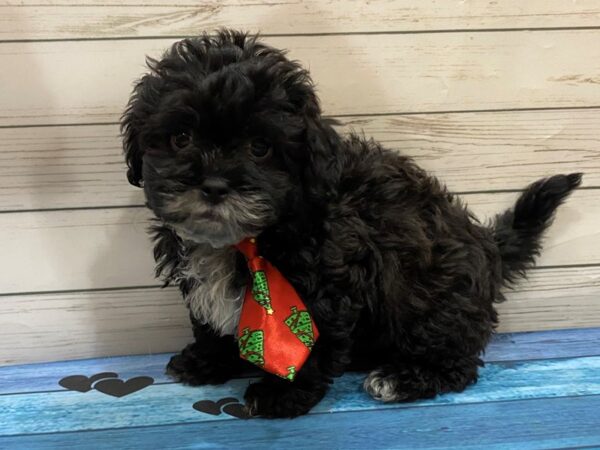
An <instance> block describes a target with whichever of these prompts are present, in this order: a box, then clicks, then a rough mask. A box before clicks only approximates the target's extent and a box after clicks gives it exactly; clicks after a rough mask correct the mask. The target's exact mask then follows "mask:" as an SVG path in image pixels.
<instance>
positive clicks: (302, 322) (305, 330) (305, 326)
mask: <svg viewBox="0 0 600 450" xmlns="http://www.w3.org/2000/svg"><path fill="white" fill-rule="evenodd" d="M291 311H292V314H291V315H290V316H289V317H288V318H287V319H285V324H286V325H287V326H288V328H289V329H290V330H291V332H292V333H294V334H295V335H296V337H297V338H298V339H300V342H302V343H303V344H304V345H306V346H307V347H308V348H309V349H312V346H313V344H314V343H315V335H314V332H313V327H312V320H311V318H310V314H309V313H308V311H298V309H297V308H296V307H295V306H292V308H291Z"/></svg>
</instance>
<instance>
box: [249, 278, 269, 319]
mask: <svg viewBox="0 0 600 450" xmlns="http://www.w3.org/2000/svg"><path fill="white" fill-rule="evenodd" d="M252 296H253V297H254V300H256V302H257V303H258V304H259V305H260V306H262V307H263V308H265V309H266V310H267V314H269V315H270V314H273V307H272V306H271V294H270V292H269V283H268V282H267V275H266V274H265V272H264V271H263V270H258V271H256V272H254V280H253V283H252Z"/></svg>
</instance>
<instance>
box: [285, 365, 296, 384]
mask: <svg viewBox="0 0 600 450" xmlns="http://www.w3.org/2000/svg"><path fill="white" fill-rule="evenodd" d="M287 370H288V373H287V375H284V376H283V378H287V379H288V380H290V381H294V378H296V366H290V367H288V368H287Z"/></svg>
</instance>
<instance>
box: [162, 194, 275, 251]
mask: <svg viewBox="0 0 600 450" xmlns="http://www.w3.org/2000/svg"><path fill="white" fill-rule="evenodd" d="M154 198H155V199H157V200H158V201H157V202H155V203H154V204H153V206H154V207H153V208H152V209H153V210H154V213H155V214H156V215H157V216H158V217H159V218H160V219H161V220H162V221H163V222H165V224H167V225H168V226H169V227H170V228H172V229H173V230H174V231H175V232H176V233H177V234H178V235H179V236H180V237H181V238H182V239H184V240H186V241H192V242H195V243H199V244H207V243H208V244H210V245H211V246H213V247H215V248H220V247H225V246H228V245H235V244H237V243H238V242H240V241H241V240H243V239H244V238H247V237H251V236H255V235H258V234H259V233H260V232H261V230H263V229H264V227H265V226H266V225H267V224H268V223H271V222H272V220H273V217H274V215H273V213H272V209H271V208H270V206H269V204H268V203H267V202H266V201H265V200H264V197H261V196H259V195H258V194H254V195H251V194H243V195H242V194H239V193H232V195H230V196H228V197H227V198H224V199H223V200H222V201H220V202H219V203H216V204H214V203H211V202H209V201H205V200H204V199H203V198H202V196H201V195H200V193H199V192H197V191H196V190H189V191H186V192H183V193H178V194H173V193H161V194H158V195H156V194H155V196H154Z"/></svg>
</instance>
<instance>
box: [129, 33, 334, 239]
mask: <svg viewBox="0 0 600 450" xmlns="http://www.w3.org/2000/svg"><path fill="white" fill-rule="evenodd" d="M148 66H149V68H150V73H148V74H147V75H145V76H143V77H142V78H141V80H140V81H139V82H138V83H137V85H136V86H135V88H134V91H133V94H132V97H131V99H130V101H129V104H128V107H127V109H126V111H125V114H124V115H123V118H122V125H121V126H122V132H123V137H124V148H125V155H126V161H127V164H128V167H129V170H128V178H129V182H130V183H131V184H133V185H136V186H142V185H143V188H144V191H145V194H146V199H147V203H148V206H149V207H150V208H151V209H152V210H153V211H154V213H155V214H156V216H157V217H158V218H159V219H161V220H162V221H164V222H165V223H166V224H168V225H169V226H171V227H172V228H173V229H174V230H175V231H176V232H177V233H178V234H179V235H180V236H181V237H182V238H184V239H188V240H192V241H195V242H199V243H208V244H210V245H212V246H214V247H222V246H225V245H231V244H235V243H237V242H239V241H240V240H241V239H243V238H245V237H249V236H256V235H258V234H259V233H260V232H261V231H262V230H264V229H265V228H266V227H268V226H270V225H273V224H275V223H276V222H277V221H278V220H279V218H280V217H281V215H282V214H285V212H286V209H287V208H288V207H289V206H290V204H291V203H294V202H297V201H298V199H299V198H303V197H304V196H306V189H307V188H308V189H309V190H312V191H314V190H315V189H317V187H318V186H321V185H322V184H323V182H322V181H318V180H316V179H327V178H328V177H329V175H328V174H329V173H330V172H331V169H330V166H331V161H330V159H331V158H332V157H333V156H332V149H331V148H330V147H331V145H330V142H327V141H328V140H331V139H332V136H334V135H335V133H334V132H333V131H332V130H331V129H330V127H328V126H326V125H324V124H323V123H322V121H321V120H320V108H319V105H318V100H317V98H316V96H315V93H314V90H313V87H312V82H311V80H310V78H309V76H308V74H307V73H306V72H305V71H304V70H302V69H301V68H300V66H299V65H298V64H297V63H294V62H291V61H289V60H288V59H287V58H286V57H285V55H284V53H283V52H281V51H278V50H275V49H272V48H270V47H267V46H265V45H263V44H261V43H259V42H258V41H257V39H256V37H249V36H247V35H245V34H242V33H237V32H233V31H221V32H219V33H218V34H217V35H216V36H214V37H209V36H207V35H205V36H202V37H200V38H196V39H186V40H183V41H180V42H178V43H176V44H175V45H174V46H173V47H172V48H171V49H170V50H169V51H167V52H166V54H165V55H164V56H163V58H162V59H161V60H159V61H156V60H149V62H148ZM307 184H308V185H309V186H307Z"/></svg>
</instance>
